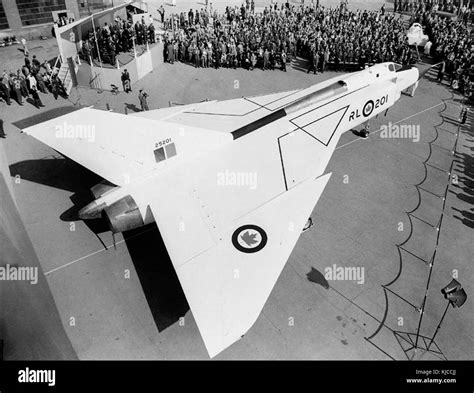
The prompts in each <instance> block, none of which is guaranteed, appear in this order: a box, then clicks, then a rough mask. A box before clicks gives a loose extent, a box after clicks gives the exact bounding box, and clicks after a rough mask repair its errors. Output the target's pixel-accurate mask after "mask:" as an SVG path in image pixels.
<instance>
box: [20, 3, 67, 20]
mask: <svg viewBox="0 0 474 393" xmlns="http://www.w3.org/2000/svg"><path fill="white" fill-rule="evenodd" d="M16 5H17V7H18V12H19V14H20V18H21V23H22V25H23V26H31V25H40V24H43V23H51V22H53V15H52V11H61V10H64V9H65V8H66V5H65V0H16Z"/></svg>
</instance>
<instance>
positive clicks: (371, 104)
mask: <svg viewBox="0 0 474 393" xmlns="http://www.w3.org/2000/svg"><path fill="white" fill-rule="evenodd" d="M373 110H374V102H373V101H372V100H369V101H367V102H366V103H365V105H364V108H363V109H362V114H363V115H364V117H367V116H369V115H370V114H371V113H372V111H373Z"/></svg>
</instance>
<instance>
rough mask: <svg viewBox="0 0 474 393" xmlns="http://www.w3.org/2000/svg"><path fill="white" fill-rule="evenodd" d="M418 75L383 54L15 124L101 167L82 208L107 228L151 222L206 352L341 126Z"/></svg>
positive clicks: (252, 283)
mask: <svg viewBox="0 0 474 393" xmlns="http://www.w3.org/2000/svg"><path fill="white" fill-rule="evenodd" d="M419 77H420V72H419V70H418V69H417V68H416V67H415V66H403V67H402V66H400V65H397V64H393V63H383V64H377V65H374V66H372V67H370V68H366V69H365V70H362V71H359V72H356V73H352V74H346V75H342V76H338V77H335V78H333V79H330V80H327V81H325V82H323V83H320V84H317V85H314V86H311V87H309V88H307V89H302V90H297V91H291V92H286V93H278V94H271V95H266V96H260V97H252V98H240V99H235V100H229V101H222V102H217V101H214V102H204V103H200V104H193V105H186V106H180V107H173V108H166V109H158V110H154V111H149V112H142V113H140V114H137V115H133V116H131V115H129V116H125V115H122V114H118V113H113V112H103V111H100V110H94V109H91V108H83V109H79V110H77V108H74V109H75V110H74V111H70V110H65V111H63V112H62V114H61V116H59V117H55V118H52V117H53V116H58V115H57V111H56V113H55V114H54V113H53V114H50V116H49V117H48V119H47V120H46V121H45V114H42V115H41V120H39V118H38V117H33V118H29V119H25V120H23V121H20V122H18V123H16V126H17V127H19V128H21V129H23V130H24V131H25V132H26V133H27V134H29V135H31V136H33V137H34V138H36V139H38V140H40V141H42V142H44V143H46V144H47V145H49V146H51V147H52V148H53V149H55V150H57V151H58V152H60V153H62V154H64V155H65V156H67V157H69V158H71V159H73V160H74V161H76V162H78V163H79V164H81V165H83V166H85V167H86V168H88V169H90V170H92V171H94V172H95V173H97V174H98V175H100V176H101V177H102V178H103V179H104V181H103V182H101V183H99V184H98V185H96V186H94V187H93V188H92V193H93V195H94V196H95V198H96V199H95V200H94V201H93V202H92V203H90V204H89V205H87V206H85V207H84V208H83V209H82V210H80V212H79V217H80V218H81V219H90V218H97V217H100V216H102V217H104V218H105V219H106V220H107V221H108V223H109V225H110V229H111V231H112V232H113V233H118V232H122V231H126V230H130V229H134V228H137V227H140V226H142V225H145V224H148V223H151V222H153V221H155V222H156V224H157V226H158V229H159V231H160V233H161V235H162V238H163V241H164V242H165V244H166V248H167V251H168V253H169V256H170V258H171V261H172V263H173V265H174V268H175V269H176V272H177V276H178V278H179V280H180V283H181V285H182V288H183V290H184V293H185V295H186V298H187V300H188V303H189V305H190V308H191V311H192V313H193V315H194V318H195V320H196V323H197V326H198V328H199V330H200V333H201V335H202V338H203V340H204V343H205V346H206V348H207V351H208V353H209V355H210V356H211V357H214V356H216V355H217V354H218V353H219V352H221V351H222V350H223V349H225V348H227V347H228V346H230V345H231V344H232V343H234V342H235V341H237V340H239V339H240V338H241V337H242V336H243V335H244V334H245V333H246V332H247V331H248V330H249V329H250V327H251V326H252V325H253V324H254V322H255V321H256V320H257V318H258V316H259V314H260V312H261V310H262V308H263V306H264V304H265V302H266V300H267V298H268V297H269V295H270V292H271V291H272V288H273V286H274V285H275V283H276V281H277V279H278V276H279V275H280V273H281V271H282V269H283V267H284V266H285V263H286V261H287V259H288V258H289V256H290V254H291V252H292V250H293V248H294V246H295V244H296V242H297V240H298V238H299V236H300V233H301V232H302V230H303V228H304V227H305V224H306V223H307V220H308V217H309V216H310V215H311V213H312V211H313V209H314V207H315V205H316V203H317V201H318V199H319V197H320V196H321V194H322V192H323V190H324V188H325V186H326V184H327V183H328V181H329V178H330V176H331V174H330V173H328V174H325V173H324V171H325V168H326V166H327V164H328V162H329V160H330V158H331V156H332V154H333V152H334V149H335V147H336V145H337V143H338V140H339V138H340V136H341V134H342V133H343V132H345V131H348V130H351V129H353V128H354V127H356V126H358V125H360V124H362V123H364V122H366V121H368V120H369V119H371V118H373V117H374V116H376V115H377V114H379V113H381V112H384V111H386V110H387V109H388V108H389V107H391V106H392V105H393V104H394V103H395V102H396V101H397V100H398V99H399V98H400V94H401V92H402V91H403V90H404V89H406V88H408V87H409V86H411V85H413V84H414V83H415V82H416V81H417V80H418V79H419ZM68 112H69V113H68ZM39 121H41V122H40V123H39ZM87 125H93V131H94V132H93V134H91V133H90V132H85V130H86V131H87V130H88V131H90V128H89V129H87V127H84V126H87ZM248 179H253V183H252V184H250V183H248V182H245V181H243V180H248ZM150 263H154V262H153V260H150Z"/></svg>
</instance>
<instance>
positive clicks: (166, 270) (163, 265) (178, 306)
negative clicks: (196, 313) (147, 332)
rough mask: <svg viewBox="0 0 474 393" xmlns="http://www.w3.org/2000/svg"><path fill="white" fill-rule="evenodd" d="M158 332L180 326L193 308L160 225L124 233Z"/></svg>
mask: <svg viewBox="0 0 474 393" xmlns="http://www.w3.org/2000/svg"><path fill="white" fill-rule="evenodd" d="M123 236H124V239H125V242H126V244H127V248H128V252H129V253H130V257H131V258H132V261H133V264H134V266H135V269H136V271H137V274H138V278H139V279H140V283H141V285H142V288H143V292H144V294H145V297H146V299H147V302H148V305H149V307H150V311H151V313H152V315H153V319H154V320H155V324H156V327H157V328H158V331H160V332H161V331H162V330H164V329H166V328H167V327H169V326H171V325H173V324H174V323H176V322H177V321H178V320H179V318H180V317H183V316H184V315H185V314H186V313H187V312H188V311H189V305H188V302H187V300H186V297H185V295H184V292H183V289H182V288H181V284H180V283H179V280H178V276H177V275H176V271H175V269H174V267H173V264H172V263H171V259H170V257H169V255H168V252H167V251H166V246H165V244H164V242H163V239H162V238H161V235H160V232H159V230H158V228H157V226H156V224H154V223H153V224H149V225H146V226H144V227H141V228H137V229H134V230H131V231H127V232H124V233H123Z"/></svg>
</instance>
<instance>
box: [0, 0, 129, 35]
mask: <svg viewBox="0 0 474 393" xmlns="http://www.w3.org/2000/svg"><path fill="white" fill-rule="evenodd" d="M0 2H1V6H0V39H3V38H4V37H8V36H13V35H14V36H16V37H17V38H18V39H19V38H20V37H25V38H26V39H27V40H28V39H38V38H39V37H40V36H42V35H43V36H46V37H51V36H52V32H51V28H52V26H53V12H55V11H62V10H64V11H68V12H69V13H71V12H72V13H73V14H74V18H75V19H76V20H78V19H80V18H82V17H84V16H86V15H89V13H94V12H97V11H100V10H104V9H107V8H110V7H112V6H113V5H114V2H115V5H117V3H119V2H121V1H119V0H0ZM55 13H56V12H55Z"/></svg>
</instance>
